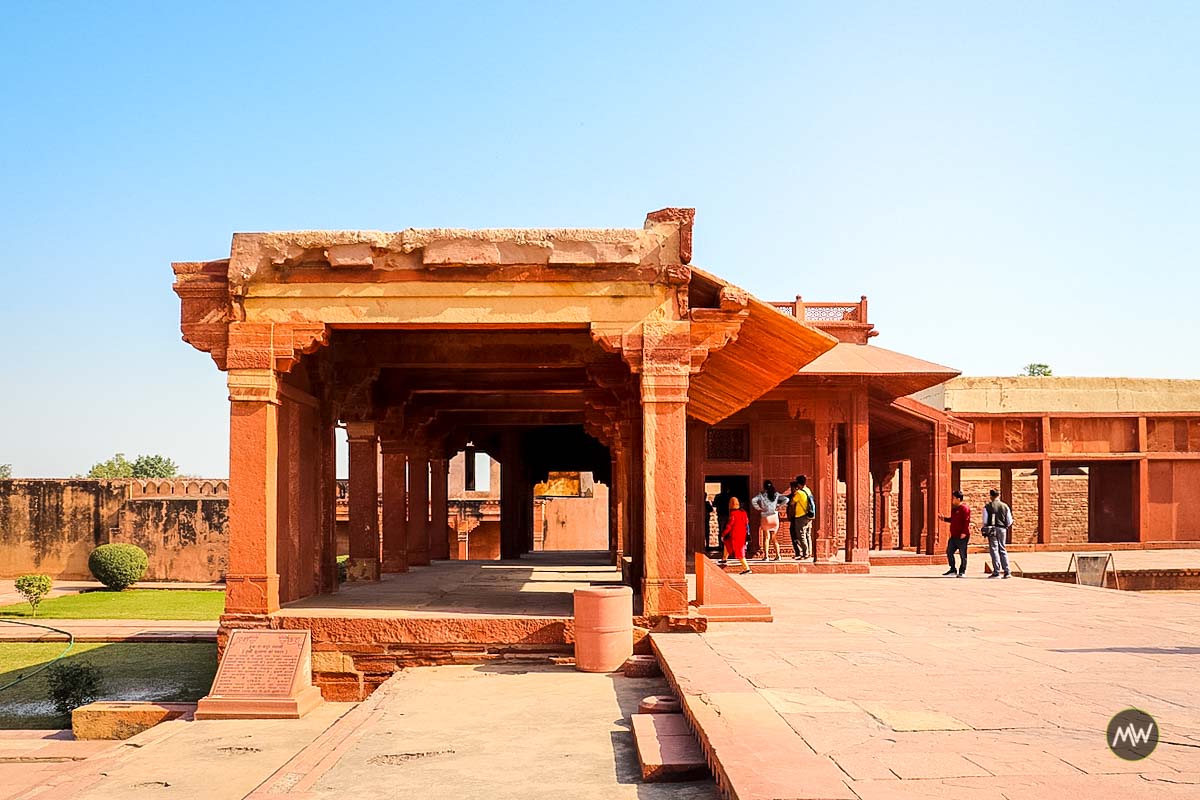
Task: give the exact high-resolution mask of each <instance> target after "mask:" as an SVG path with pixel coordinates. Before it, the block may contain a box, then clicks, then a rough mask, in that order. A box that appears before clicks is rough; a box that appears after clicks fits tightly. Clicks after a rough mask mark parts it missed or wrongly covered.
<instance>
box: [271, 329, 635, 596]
mask: <svg viewBox="0 0 1200 800" xmlns="http://www.w3.org/2000/svg"><path fill="white" fill-rule="evenodd" d="M285 379H286V381H287V382H289V383H292V384H294V385H295V386H296V388H297V389H299V390H301V391H303V392H305V393H314V390H315V389H316V388H317V387H316V386H315V385H314V384H315V383H316V382H318V381H325V382H327V385H328V386H329V388H330V389H331V390H332V396H333V397H334V398H335V399H336V401H337V405H338V407H339V408H340V409H341V414H342V419H341V420H340V427H342V428H343V429H344V431H345V436H346V438H347V440H348V441H347V444H348V450H349V458H348V462H349V463H348V473H349V474H348V480H347V481H345V482H344V483H343V487H344V488H343V492H344V493H345V494H346V495H347V496H346V498H345V501H346V505H347V506H348V508H347V509H345V510H344V512H343V513H344V514H345V515H346V516H347V517H348V520H347V522H348V526H347V527H348V529H349V533H348V540H349V541H348V543H347V544H348V546H347V545H343V546H342V548H340V549H342V550H344V551H348V552H344V553H343V556H348V557H349V558H348V559H346V558H344V557H343V558H342V561H343V562H344V563H343V565H342V569H343V571H344V572H343V574H344V576H345V577H346V578H347V580H345V581H344V582H335V579H331V572H330V570H331V568H330V566H329V564H328V562H329V557H330V553H331V552H332V553H334V554H336V553H337V550H338V549H339V548H338V547H337V546H336V544H335V545H334V546H333V548H332V549H331V548H329V547H327V546H326V547H324V548H322V552H321V553H320V554H316V553H310V552H306V551H307V549H308V548H306V547H305V546H304V543H305V541H306V539H305V537H304V533H303V532H301V539H300V542H299V543H298V544H299V545H300V546H297V543H295V542H289V541H286V538H287V537H290V536H294V535H295V531H294V528H292V526H289V525H280V527H279V530H280V541H279V543H278V551H277V552H278V559H279V564H280V576H281V578H280V599H281V601H282V605H283V609H282V610H281V612H279V613H281V614H284V615H287V614H303V615H306V616H311V615H314V614H317V615H320V614H326V615H339V616H354V615H355V614H358V613H361V614H372V615H399V616H407V615H412V616H421V615H438V616H454V615H501V616H506V615H526V616H530V615H531V616H569V615H570V614H571V593H572V592H573V590H574V589H575V588H580V587H583V586H589V585H611V584H620V583H622V582H626V583H629V584H631V585H634V586H636V585H637V582H638V577H639V570H640V563H639V558H640V552H639V550H640V544H639V541H638V537H635V536H634V535H632V529H633V525H632V520H633V518H634V517H633V516H632V515H633V514H634V513H635V512H634V508H633V507H632V505H633V502H634V501H635V493H636V491H637V488H636V486H635V485H634V484H635V480H634V477H635V474H634V473H632V472H631V471H629V470H626V472H627V474H624V475H621V474H616V473H617V472H619V468H618V467H617V457H616V453H615V452H614V449H615V447H619V446H621V443H620V442H619V441H618V440H619V439H620V437H621V436H622V434H624V435H625V436H626V438H627V439H628V441H626V442H625V446H626V448H628V449H629V450H630V451H632V449H633V446H634V444H635V441H634V440H633V434H634V433H635V429H636V428H637V427H638V425H637V424H635V423H637V422H638V420H637V413H638V408H637V402H636V397H637V392H636V386H637V384H636V377H635V376H634V375H633V374H632V373H631V372H630V370H629V368H628V366H627V365H626V364H625V363H624V362H623V361H622V360H621V358H620V357H619V356H616V355H613V354H611V353H608V352H605V351H604V350H602V349H601V348H600V347H599V346H598V345H596V344H595V343H594V342H593V341H592V339H591V337H590V335H589V333H588V331H587V330H586V329H583V330H565V329H564V330H553V331H547V330H538V331H521V330H504V331H496V330H487V331H480V330H466V329H454V330H430V329H422V330H405V331H400V330H390V331H389V330H370V331H365V330H336V331H334V332H333V333H332V335H331V337H330V343H329V346H328V347H326V348H322V349H321V350H320V351H318V352H317V353H314V354H311V355H308V356H305V358H304V360H303V362H302V364H301V365H299V366H298V367H297V368H296V369H293V370H292V372H291V373H289V374H288V375H287V376H286V378H285ZM301 422H303V421H301ZM478 454H486V456H488V457H489V458H490V459H494V460H495V461H496V462H498V467H499V468H498V473H499V475H498V477H499V487H498V489H499V492H498V495H499V496H498V498H497V499H498V505H499V537H498V538H499V543H498V544H499V547H498V553H496V554H495V555H497V556H498V558H496V559H494V560H493V559H491V558H487V559H479V558H475V559H471V558H470V557H469V556H470V553H469V550H466V551H464V550H463V549H460V546H459V540H460V538H463V534H464V532H463V531H461V530H459V529H458V526H456V525H455V524H454V522H453V518H454V515H453V513H449V512H452V511H453V510H454V507H453V506H452V503H453V502H454V501H452V500H451V498H450V496H449V485H450V481H449V471H448V468H449V465H450V463H451V461H452V460H453V459H454V457H455V456H456V455H457V456H459V458H460V461H461V460H462V459H463V458H464V457H465V458H469V459H470V460H471V461H472V462H474V460H475V456H476V455H478ZM294 457H301V458H302V457H303V455H302V454H301V453H295V452H293V453H288V452H285V451H283V449H282V448H281V452H280V466H281V468H280V475H281V478H282V479H286V478H283V476H288V475H293V474H295V472H296V471H295V469H294V466H293V465H291V463H290V461H291V459H292V458H294ZM285 464H286V465H287V466H286V468H285ZM561 473H567V474H586V475H588V476H589V477H590V478H591V480H593V481H594V482H595V483H597V484H600V485H602V486H604V487H606V489H607V490H608V491H607V492H606V494H607V498H608V508H607V509H606V510H605V513H603V514H602V515H601V521H600V524H601V525H603V526H604V527H605V528H606V530H605V531H603V532H602V533H600V534H599V535H598V536H596V537H593V539H592V540H593V541H599V542H601V543H602V549H596V550H591V551H583V552H580V551H541V550H537V549H536V547H535V538H536V537H535V518H534V517H535V515H534V510H535V500H536V499H537V498H536V492H537V489H538V487H539V486H540V485H543V484H545V482H546V481H547V479H548V478H550V476H552V475H555V474H561ZM284 489H285V487H281V491H280V497H281V498H285V497H288V496H289V495H290V494H291V493H290V492H288V491H285V490H284ZM347 490H348V491H347ZM494 494H495V493H494ZM316 499H317V502H318V505H319V506H320V509H319V513H318V516H319V517H321V518H322V521H324V520H325V519H326V518H327V516H328V515H329V513H330V510H331V509H332V508H334V507H335V501H334V498H333V497H327V496H322V497H319V498H316ZM459 505H460V506H462V505H469V504H462V503H461V502H460V503H459ZM460 515H461V511H460ZM467 516H468V517H469V512H468V513H467ZM448 517H449V518H450V520H451V521H450V522H447V519H448ZM300 522H301V527H302V528H303V527H304V522H303V520H301V521H300ZM466 522H467V523H468V526H469V525H470V523H471V520H470V519H467V520H466ZM463 556H466V558H465V559H464V558H463ZM312 558H318V559H319V560H321V562H322V564H321V567H320V569H319V571H318V573H317V574H318V577H319V578H320V584H319V585H317V584H316V583H314V582H311V581H309V580H306V575H305V568H304V564H305V563H306V562H307V563H311V561H310V559H312ZM332 574H333V575H336V570H335V571H334V572H333V573H332Z"/></svg>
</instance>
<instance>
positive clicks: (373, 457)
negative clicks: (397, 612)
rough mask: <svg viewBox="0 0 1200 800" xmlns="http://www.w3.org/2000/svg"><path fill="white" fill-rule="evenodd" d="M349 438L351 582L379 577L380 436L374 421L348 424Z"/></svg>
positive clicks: (347, 564) (347, 569)
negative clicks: (377, 434) (376, 431)
mask: <svg viewBox="0 0 1200 800" xmlns="http://www.w3.org/2000/svg"><path fill="white" fill-rule="evenodd" d="M346 431H347V433H348V434H349V439H350V560H349V561H348V562H347V563H346V576H347V577H348V578H349V579H350V580H352V581H377V580H379V556H380V542H379V437H378V436H376V434H375V424H374V423H372V422H351V423H348V424H347V425H346Z"/></svg>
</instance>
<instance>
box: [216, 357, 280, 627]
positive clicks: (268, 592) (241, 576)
mask: <svg viewBox="0 0 1200 800" xmlns="http://www.w3.org/2000/svg"><path fill="white" fill-rule="evenodd" d="M275 381H276V377H275V373H274V372H272V371H271V370H238V371H232V370H231V371H230V373H229V398H230V403H229V569H228V571H227V573H226V576H225V613H226V614H269V613H271V612H272V611H277V610H278V609H279V572H278V564H277V561H276V555H277V550H276V548H277V543H278V529H277V524H278V516H277V515H278V513H279V498H278V472H277V471H278V468H279V405H278V403H279V401H278V397H277V386H276V383H275Z"/></svg>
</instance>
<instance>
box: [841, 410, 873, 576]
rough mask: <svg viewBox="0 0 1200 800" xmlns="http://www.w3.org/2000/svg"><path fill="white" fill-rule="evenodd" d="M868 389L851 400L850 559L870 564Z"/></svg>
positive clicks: (848, 445)
mask: <svg viewBox="0 0 1200 800" xmlns="http://www.w3.org/2000/svg"><path fill="white" fill-rule="evenodd" d="M868 403H869V400H868V398H867V394H866V387H863V388H862V391H858V392H855V393H854V394H853V396H852V397H851V412H850V422H849V423H848V424H847V425H846V560H847V561H867V560H868V559H869V558H870V548H871V467H870V464H871V455H870V445H869V443H868V413H869V412H868Z"/></svg>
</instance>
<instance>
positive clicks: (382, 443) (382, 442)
mask: <svg viewBox="0 0 1200 800" xmlns="http://www.w3.org/2000/svg"><path fill="white" fill-rule="evenodd" d="M409 449H410V448H409V447H408V445H407V444H406V443H405V441H404V440H403V439H395V438H392V437H390V436H385V435H380V437H379V450H380V452H382V453H383V454H384V455H385V456H406V455H408V451H409Z"/></svg>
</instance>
